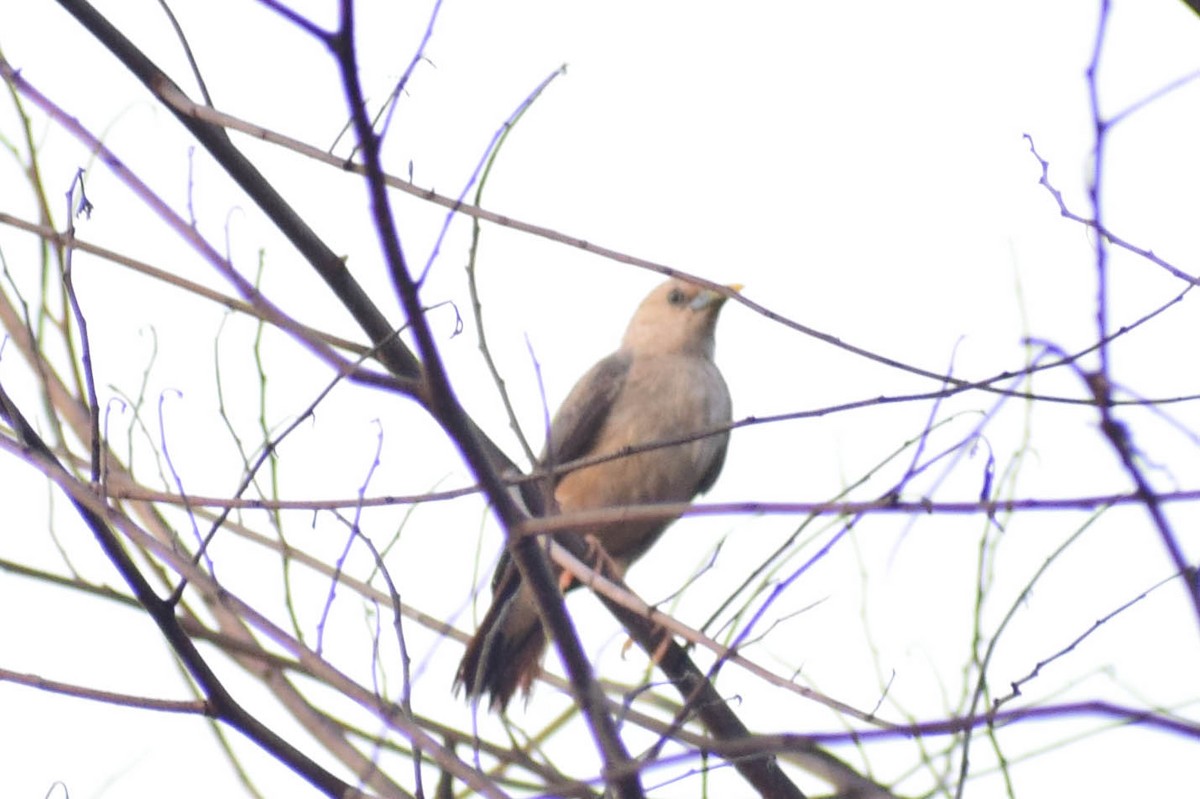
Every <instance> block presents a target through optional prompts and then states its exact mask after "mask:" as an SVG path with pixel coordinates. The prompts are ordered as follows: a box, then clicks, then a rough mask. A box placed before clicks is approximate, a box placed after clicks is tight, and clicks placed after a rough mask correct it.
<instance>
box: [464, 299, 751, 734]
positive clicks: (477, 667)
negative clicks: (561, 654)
mask: <svg viewBox="0 0 1200 799" xmlns="http://www.w3.org/2000/svg"><path fill="white" fill-rule="evenodd" d="M730 288H731V289H732V290H733V291H737V290H739V289H740V288H741V287H740V286H730ZM724 302H725V297H724V296H723V295H721V294H718V293H717V292H714V291H711V290H709V289H705V288H702V287H700V286H697V285H695V284H692V283H688V282H685V281H682V280H668V281H667V282H666V283H663V284H662V285H660V286H658V287H657V288H656V289H654V290H653V291H652V292H650V294H649V296H647V297H646V299H645V300H643V301H642V304H641V305H640V306H638V309H637V311H636V312H635V313H634V315H633V319H632V320H630V322H629V327H628V329H626V331H625V337H624V338H623V339H622V340H621V347H620V349H618V350H617V351H616V352H614V353H613V354H611V355H609V356H608V357H606V358H604V359H603V360H601V361H600V362H599V363H597V364H596V365H595V366H593V367H592V368H591V370H589V371H588V373H587V374H585V375H584V376H583V377H582V378H581V379H580V380H579V382H578V383H576V384H575V387H574V388H573V389H572V390H571V393H570V394H569V395H567V399H566V400H565V401H564V402H563V404H562V407H561V408H559V411H558V413H557V414H556V415H555V417H554V421H553V422H552V423H551V425H550V435H549V439H548V440H547V442H546V449H545V452H544V453H543V455H542V459H541V464H542V466H543V467H546V468H549V467H554V466H558V465H561V464H566V463H569V462H571V461H576V460H579V459H581V458H591V457H594V456H599V455H606V454H615V453H618V452H621V451H623V450H625V449H627V448H629V447H636V446H639V445H645V444H653V443H654V442H658V441H678V440H682V439H687V438H689V437H692V436H696V435H698V434H702V433H705V432H708V431H711V430H713V429H714V428H717V427H720V426H721V425H725V424H728V423H729V422H730V421H731V420H732V410H731V406H730V401H729V389H728V388H727V387H726V386H725V380H724V379H723V378H722V377H721V373H720V371H718V370H717V366H716V364H714V363H713V349H714V341H713V334H714V331H715V329H716V325H717V315H718V314H719V312H720V310H721V306H722V304H724ZM728 441H729V434H728V432H720V433H715V434H712V435H708V436H704V437H702V438H698V439H696V440H690V441H687V442H686V443H682V444H676V445H673V446H669V447H663V448H657V449H649V450H646V451H643V452H638V453H636V454H633V455H628V456H625V457H620V458H616V459H614V460H608V461H604V462H603V463H598V464H595V465H592V466H585V467H583V468H580V469H576V470H574V471H570V472H566V473H564V474H562V475H560V476H559V477H558V478H557V480H556V481H555V482H554V484H553V492H554V499H555V501H556V503H557V505H558V507H559V509H560V510H561V511H563V512H564V513H569V512H571V511H580V510H594V509H598V508H619V507H622V506H624V505H640V504H650V503H659V502H687V501H689V500H691V499H692V498H693V497H694V496H696V494H698V493H703V492H705V491H707V490H708V489H709V488H711V487H712V484H713V483H714V482H715V481H716V479H717V475H718V474H720V472H721V466H722V465H723V464H724V462H725V447H726V444H727V443H728ZM672 521H674V519H655V520H649V521H646V520H641V521H628V522H622V523H620V524H616V525H605V526H603V527H599V528H597V529H596V530H594V531H591V530H586V529H580V530H578V531H577V532H579V533H582V534H588V533H592V534H594V536H595V539H596V540H597V541H599V542H600V544H602V545H603V547H604V551H605V552H606V553H607V554H608V555H609V557H610V558H611V560H612V565H613V566H615V567H616V569H617V570H618V573H619V575H620V576H624V573H625V570H626V569H627V568H628V567H629V565H630V564H631V563H633V562H634V561H635V560H637V559H638V558H639V557H640V556H641V555H642V554H643V553H644V552H645V551H646V550H647V549H649V548H650V546H651V545H652V544H653V543H654V542H655V541H656V540H658V537H659V536H660V535H661V534H662V532H663V530H664V529H666V527H667V526H668V525H669V524H670V523H671V522H672ZM545 648H546V635H545V633H544V632H543V630H542V624H541V620H540V619H539V618H538V612H537V606H536V604H535V602H534V598H533V596H532V593H531V591H530V590H529V589H528V588H527V587H525V586H523V585H522V584H521V576H520V574H519V572H518V571H517V568H516V565H515V564H514V563H513V562H512V561H511V559H510V558H508V557H507V555H505V556H504V557H502V558H501V560H500V563H499V565H498V566H497V568H496V574H495V576H494V577H493V578H492V605H491V607H490V608H489V609H488V612H487V615H485V616H484V618H483V622H482V624H480V626H479V630H478V632H476V633H475V637H474V638H472V639H471V642H470V644H468V645H467V651H466V652H465V653H464V655H463V659H462V663H461V664H460V665H459V667H458V675H457V677H456V678H455V690H456V691H457V689H458V687H464V688H466V691H467V696H468V697H470V698H477V697H480V696H482V695H483V694H485V693H486V694H488V695H489V697H490V705H491V707H492V709H494V710H496V709H499V710H503V709H504V708H505V706H507V705H508V701H509V700H510V699H511V698H512V695H513V694H514V693H515V692H516V690H517V688H522V689H523V690H524V691H525V692H526V693H527V694H528V692H529V688H530V685H531V683H532V682H533V680H534V678H535V677H537V675H538V672H539V671H540V670H541V659H542V653H543V652H544V650H545Z"/></svg>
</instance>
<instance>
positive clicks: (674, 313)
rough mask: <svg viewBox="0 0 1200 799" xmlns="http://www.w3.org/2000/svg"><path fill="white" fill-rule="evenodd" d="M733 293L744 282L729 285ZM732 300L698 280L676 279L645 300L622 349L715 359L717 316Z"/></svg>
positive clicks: (637, 312)
mask: <svg viewBox="0 0 1200 799" xmlns="http://www.w3.org/2000/svg"><path fill="white" fill-rule="evenodd" d="M727 288H728V289H729V290H730V291H732V292H738V291H740V290H741V288H742V287H741V285H739V284H736V283H735V284H733V285H730V286H728V287H727ZM726 299H728V297H727V295H725V294H720V293H718V292H716V291H713V290H711V289H706V288H704V287H703V286H697V285H696V284H695V283H688V282H687V281H684V280H679V279H677V278H673V279H671V280H668V281H667V282H666V283H663V284H661V285H659V286H657V287H656V288H655V289H654V290H653V291H651V292H650V294H649V295H647V297H646V299H644V300H642V304H641V305H639V306H638V309H637V311H636V312H634V314H633V319H631V320H630V321H629V327H628V328H627V329H626V330H625V338H624V339H622V341H621V348H622V349H625V350H628V351H630V352H635V353H637V354H639V355H667V354H681V355H701V356H704V357H706V358H712V355H713V349H714V346H715V345H714V341H713V334H714V331H715V330H716V327H717V315H718V314H719V313H720V311H721V306H722V305H724V304H725V300H726Z"/></svg>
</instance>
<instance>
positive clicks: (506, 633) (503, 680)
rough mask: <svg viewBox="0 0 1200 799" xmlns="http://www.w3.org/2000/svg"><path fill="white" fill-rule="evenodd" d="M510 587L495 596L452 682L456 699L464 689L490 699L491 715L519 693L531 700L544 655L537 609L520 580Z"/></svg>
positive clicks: (472, 694)
mask: <svg viewBox="0 0 1200 799" xmlns="http://www.w3.org/2000/svg"><path fill="white" fill-rule="evenodd" d="M514 571H515V569H514ZM512 583H515V585H512V584H510V586H506V587H508V588H509V590H508V591H500V590H497V591H496V593H495V595H494V596H493V598H492V606H491V607H490V608H488V612H487V615H485V616H484V617H483V622H482V623H481V624H480V625H479V629H478V630H477V631H476V632H475V636H474V637H473V638H472V639H471V642H470V643H469V644H467V651H466V652H464V653H463V658H462V662H461V663H459V666H458V674H457V676H455V678H454V690H455V693H457V692H458V689H459V688H465V689H466V692H467V697H468V698H470V699H477V698H479V697H482V696H483V695H484V694H487V695H488V697H489V699H488V705H489V706H490V707H491V709H492V710H500V711H503V710H504V708H505V707H507V706H508V702H509V700H510V699H512V697H513V694H515V693H516V691H517V689H518V688H520V689H521V690H522V692H523V693H525V694H526V695H528V694H529V688H530V686H531V685H532V684H533V680H534V678H536V677H537V675H538V673H539V672H540V671H541V661H542V654H543V653H544V652H545V651H546V634H545V632H544V631H543V630H542V621H541V619H540V618H539V617H538V612H537V605H536V604H535V603H534V600H533V597H532V596H530V594H529V591H528V590H527V589H525V587H524V586H523V585H521V583H520V580H519V579H518V580H513V581H512Z"/></svg>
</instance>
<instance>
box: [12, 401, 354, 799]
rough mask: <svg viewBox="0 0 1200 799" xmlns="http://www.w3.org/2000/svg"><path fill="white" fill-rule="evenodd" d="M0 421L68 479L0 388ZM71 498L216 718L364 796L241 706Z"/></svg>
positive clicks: (102, 525)
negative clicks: (0, 419) (198, 688)
mask: <svg viewBox="0 0 1200 799" xmlns="http://www.w3.org/2000/svg"><path fill="white" fill-rule="evenodd" d="M0 416H2V417H3V418H4V419H5V420H7V421H8V423H9V425H11V426H12V428H13V431H14V432H15V434H16V436H17V438H18V440H19V441H20V442H21V444H22V445H23V446H25V447H26V448H28V450H29V456H30V457H31V458H35V459H37V460H39V461H41V462H42V463H44V464H45V465H46V467H47V468H48V469H49V470H51V471H57V472H60V473H63V474H65V470H64V469H63V468H62V465H61V464H60V463H59V462H58V459H57V458H55V457H54V453H52V452H51V451H50V448H49V447H47V446H46V444H45V442H44V441H42V439H41V437H40V436H38V434H37V433H36V432H35V431H34V429H33V428H32V427H31V426H30V425H29V423H28V422H27V421H26V419H25V417H24V415H23V414H22V413H21V412H20V410H19V409H18V408H17V406H16V405H15V404H14V403H13V402H12V400H11V398H10V397H9V396H8V393H7V392H6V391H4V388H3V387H2V386H0ZM68 499H69V500H70V502H71V504H72V505H74V506H75V509H76V510H77V511H78V513H79V515H80V516H81V517H82V519H83V521H84V523H85V524H86V525H87V526H88V529H90V530H91V531H92V534H93V535H94V536H95V537H96V540H97V541H98V542H99V544H100V546H101V548H102V549H103V550H104V553H105V555H107V556H108V559H109V560H110V561H111V562H112V564H113V565H114V566H115V567H116V568H117V571H118V572H120V574H121V577H122V578H123V579H124V580H125V583H126V585H128V586H129V588H130V590H131V591H132V592H133V595H134V596H135V597H136V598H137V600H138V603H139V604H140V605H141V606H142V607H143V608H145V610H146V613H147V614H149V616H150V618H151V619H153V620H154V623H155V624H156V625H157V626H158V628H159V631H160V632H161V633H162V635H163V637H164V638H165V639H166V640H167V643H168V644H169V645H170V646H171V649H172V650H174V652H175V654H176V655H177V656H178V657H179V659H180V662H182V664H183V666H184V668H185V669H187V672H188V674H189V675H190V676H191V677H192V679H194V680H195V681H196V683H197V685H199V686H200V690H201V691H203V692H204V695H205V697H207V699H208V702H209V704H210V705H211V713H212V715H213V716H214V717H215V718H217V719H220V720H221V721H224V722H225V723H227V724H229V725H230V726H231V727H233V728H234V729H237V730H239V731H240V732H242V733H243V734H244V735H246V737H247V738H249V739H250V740H252V741H254V742H255V743H257V744H258V745H259V746H261V747H262V748H263V749H264V750H266V751H267V752H270V753H271V755H272V756H273V757H275V758H276V759H278V760H279V761H280V762H281V763H285V764H287V765H288V767H289V768H291V769H293V770H295V772H296V773H297V774H300V775H301V776H303V777H304V778H305V779H307V780H308V781H309V782H310V783H312V785H313V786H314V787H316V788H317V789H318V790H320V791H322V792H323V793H325V794H326V795H328V796H330V797H335V798H336V799H344V797H350V796H361V794H360V793H359V792H358V791H357V790H356V789H355V788H354V786H352V785H350V784H349V783H346V782H344V781H342V780H341V779H339V778H338V777H336V776H334V775H333V774H332V773H330V772H329V771H326V770H325V769H324V768H322V767H321V766H320V765H319V764H317V763H316V762H315V761H313V760H312V759H310V758H309V757H307V756H306V755H304V753H302V752H301V751H300V750H298V749H296V748H295V747H294V746H292V745H291V744H290V743H289V742H288V741H286V740H284V739H283V738H282V737H281V736H279V735H278V734H277V733H276V732H275V731H274V730H272V729H271V728H269V727H267V726H266V725H265V724H263V723H262V722H261V721H259V720H258V719H257V718H255V717H254V716H253V715H251V714H250V713H248V712H247V711H246V710H245V709H244V708H243V707H242V706H241V705H239V704H238V703H237V701H236V700H235V699H234V698H233V696H232V695H231V694H230V693H229V692H228V691H227V690H226V688H225V686H224V685H223V684H222V683H221V681H220V680H218V679H217V676H216V674H215V673H213V671H212V669H211V668H209V665H208V663H207V662H206V661H205V660H204V658H203V657H202V656H201V655H200V651H199V650H198V649H197V648H196V644H195V642H193V641H192V639H191V638H190V637H189V636H188V634H187V633H186V632H185V631H184V630H183V628H182V627H181V626H180V624H179V620H178V619H177V618H176V617H175V605H174V604H173V603H170V602H165V601H163V600H161V599H159V597H158V595H157V594H155V593H154V589H153V588H152V587H151V586H150V583H149V581H147V580H146V578H145V577H144V576H143V575H142V573H141V572H140V571H139V570H138V567H137V565H136V564H135V563H134V561H133V558H132V557H130V555H129V553H128V552H127V551H126V550H125V547H124V546H123V545H122V543H121V540H120V538H119V537H118V536H117V535H116V533H115V532H114V531H113V529H112V528H111V527H110V526H109V525H108V523H107V522H106V521H105V519H104V518H103V517H102V516H100V514H98V513H97V512H95V511H93V510H92V509H91V508H89V507H87V506H86V505H84V504H83V503H82V502H80V501H79V500H77V499H75V498H74V497H68Z"/></svg>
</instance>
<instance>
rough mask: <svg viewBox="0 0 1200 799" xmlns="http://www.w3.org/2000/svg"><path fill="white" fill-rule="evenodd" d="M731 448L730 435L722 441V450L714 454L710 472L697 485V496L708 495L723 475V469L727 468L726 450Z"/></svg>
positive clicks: (709, 468)
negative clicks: (718, 478)
mask: <svg viewBox="0 0 1200 799" xmlns="http://www.w3.org/2000/svg"><path fill="white" fill-rule="evenodd" d="M728 448H729V435H728V434H726V435H725V437H724V438H722V439H721V446H720V448H719V449H718V450H717V451H716V452H715V453H713V459H712V463H711V464H710V465H709V467H708V471H706V472H705V473H704V476H703V477H701V478H700V482H699V483H698V484H697V485H696V493H697V494H707V493H708V489H710V488H712V487H713V483H715V482H717V477H718V476H719V475H720V474H721V469H722V467H724V466H725V450H727V449H728Z"/></svg>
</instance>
